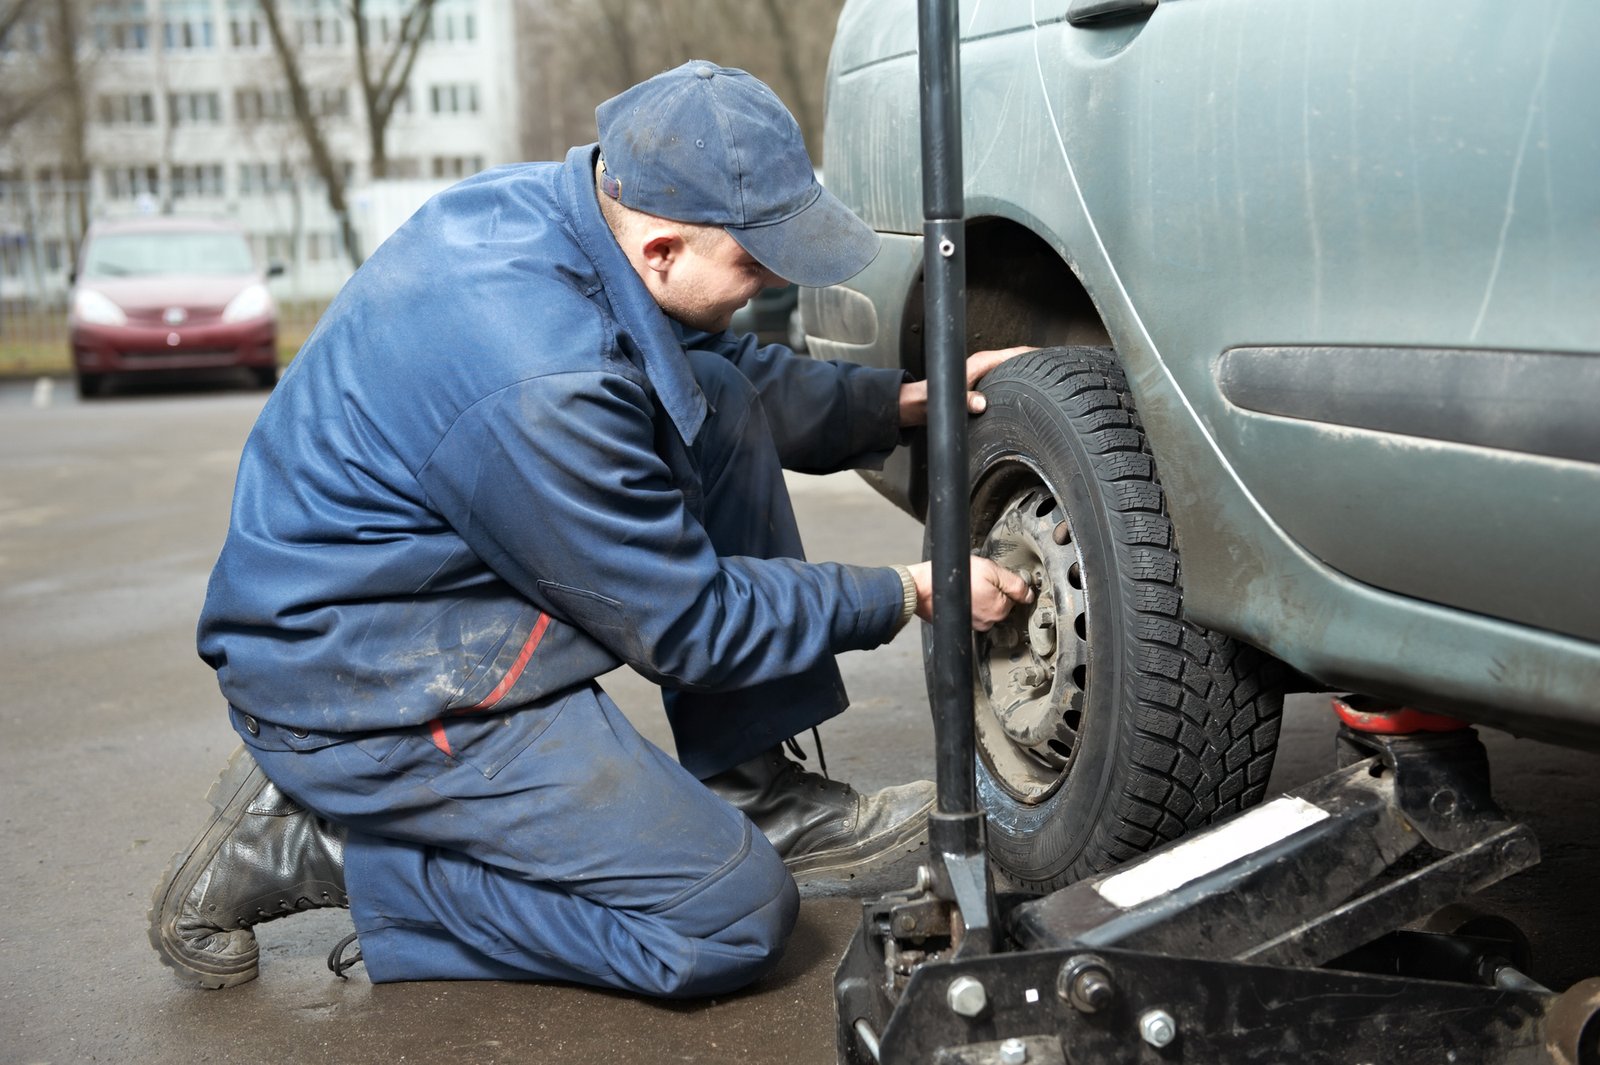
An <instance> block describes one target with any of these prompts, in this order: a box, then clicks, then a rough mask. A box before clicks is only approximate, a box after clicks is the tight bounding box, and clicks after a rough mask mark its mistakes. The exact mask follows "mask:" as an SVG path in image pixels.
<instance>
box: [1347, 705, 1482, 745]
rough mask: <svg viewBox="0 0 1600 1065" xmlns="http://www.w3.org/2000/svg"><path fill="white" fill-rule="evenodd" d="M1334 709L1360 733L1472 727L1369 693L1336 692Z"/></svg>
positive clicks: (1442, 730) (1400, 732) (1397, 733)
mask: <svg viewBox="0 0 1600 1065" xmlns="http://www.w3.org/2000/svg"><path fill="white" fill-rule="evenodd" d="M1333 712H1334V713H1336V714H1338V715H1339V720H1340V721H1342V722H1344V723H1345V724H1346V725H1348V726H1349V727H1350V728H1352V729H1355V730H1356V731H1357V732H1371V733H1376V734H1377V735H1380V736H1401V735H1405V734H1406V733H1408V732H1455V731H1456V730H1457V729H1464V728H1470V727H1471V726H1470V725H1469V724H1468V723H1467V722H1465V721H1462V720H1461V719H1460V718H1455V717H1446V716H1445V715H1444V714H1430V713H1427V712H1426V711H1423V710H1414V709H1412V708H1411V707H1409V706H1391V705H1388V704H1386V703H1381V702H1379V701H1378V700H1376V699H1374V698H1372V697H1371V696H1369V695H1335V696H1334V697H1333Z"/></svg>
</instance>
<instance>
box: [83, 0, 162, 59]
mask: <svg viewBox="0 0 1600 1065" xmlns="http://www.w3.org/2000/svg"><path fill="white" fill-rule="evenodd" d="M89 22H90V25H91V27H92V33H93V36H94V43H95V45H96V46H97V47H99V48H100V50H101V51H105V52H143V51H145V50H147V49H148V48H149V47H150V12H149V9H148V7H147V5H146V3H145V0H96V2H95V4H94V7H93V9H92V10H91V11H90V14H89Z"/></svg>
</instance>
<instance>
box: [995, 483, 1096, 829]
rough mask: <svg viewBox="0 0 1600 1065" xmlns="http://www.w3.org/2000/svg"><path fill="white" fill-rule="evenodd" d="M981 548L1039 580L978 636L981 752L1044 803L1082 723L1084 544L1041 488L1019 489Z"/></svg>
mask: <svg viewBox="0 0 1600 1065" xmlns="http://www.w3.org/2000/svg"><path fill="white" fill-rule="evenodd" d="M980 551H981V553H982V554H983V555H985V556H986V557H988V558H990V559H992V560H993V561H995V562H996V563H998V564H999V565H1001V566H1004V567H1006V568H1007V569H1010V570H1013V571H1015V572H1017V573H1020V574H1022V575H1023V576H1024V577H1025V578H1026V579H1028V580H1030V581H1031V582H1032V583H1033V587H1034V591H1035V599H1034V601H1033V603H1032V604H1030V605H1028V606H1026V607H1023V606H1018V607H1017V608H1016V609H1014V610H1012V612H1011V614H1010V616H1009V617H1007V618H1006V620H1005V621H1003V622H1001V623H1000V624H999V625H996V626H995V627H994V628H993V629H991V630H990V631H989V632H987V633H979V634H978V636H977V645H976V652H977V654H976V664H977V669H976V670H975V671H974V681H975V686H976V689H977V690H976V691H975V692H974V696H975V698H974V711H975V714H976V720H975V724H976V732H977V739H978V746H979V750H980V752H981V753H982V755H983V757H984V758H985V760H986V761H987V762H988V763H989V766H990V768H991V769H992V770H993V771H994V775H995V778H996V779H997V780H998V781H999V783H1000V784H1001V786H1002V787H1004V788H1005V789H1006V790H1007V791H1008V792H1010V793H1011V794H1012V795H1013V796H1014V797H1015V798H1017V799H1019V800H1020V801H1022V802H1025V803H1037V802H1040V801H1042V800H1043V799H1045V798H1046V797H1048V796H1049V795H1050V794H1051V793H1052V792H1053V791H1054V790H1055V789H1056V788H1057V787H1058V786H1059V785H1060V783H1061V781H1062V779H1064V778H1065V776H1066V774H1067V770H1068V768H1069V766H1070V764H1071V761H1072V755H1073V751H1074V750H1075V749H1076V747H1077V741H1078V729H1079V727H1080V723H1081V720H1082V713H1083V699H1084V684H1085V681H1086V676H1087V671H1086V664H1087V661H1088V645H1087V643H1086V642H1085V641H1084V634H1085V631H1086V630H1085V599H1084V595H1083V591H1082V585H1083V580H1082V569H1081V560H1080V559H1079V555H1078V550H1077V547H1076V545H1075V544H1074V543H1073V539H1072V534H1071V529H1070V528H1069V526H1068V524H1067V521H1066V515H1065V513H1064V512H1063V511H1062V510H1061V508H1060V506H1059V505H1058V504H1057V503H1056V500H1055V499H1054V498H1053V497H1052V496H1051V494H1050V493H1049V491H1048V490H1047V489H1046V488H1045V487H1044V486H1042V485H1039V484H1037V483H1035V484H1032V485H1030V486H1028V487H1026V488H1024V489H1023V490H1021V491H1018V492H1016V493H1015V494H1014V495H1013V496H1011V498H1010V499H1009V501H1007V502H1006V504H1005V506H1004V507H1003V508H1002V509H1001V511H1000V513H999V515H998V516H997V518H996V519H995V521H994V523H993V524H992V525H990V527H989V530H988V532H987V534H986V535H985V537H984V540H983V544H982V546H981V548H980Z"/></svg>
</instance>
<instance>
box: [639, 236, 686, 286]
mask: <svg viewBox="0 0 1600 1065" xmlns="http://www.w3.org/2000/svg"><path fill="white" fill-rule="evenodd" d="M640 251H641V252H642V253H643V254H644V264H645V266H647V267H649V268H650V269H652V270H654V271H655V272H656V273H658V274H662V275H665V274H666V272H667V271H668V270H670V269H671V268H672V264H673V263H675V262H677V261H678V259H679V258H680V257H681V256H682V255H683V237H682V236H680V235H679V234H677V233H675V232H673V231H672V230H670V229H652V230H650V231H649V232H647V233H646V234H645V241H644V246H643V247H642V248H640Z"/></svg>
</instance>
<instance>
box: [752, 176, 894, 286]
mask: <svg viewBox="0 0 1600 1065" xmlns="http://www.w3.org/2000/svg"><path fill="white" fill-rule="evenodd" d="M818 192H819V193H820V195H819V196H818V197H817V198H816V199H815V200H812V201H811V203H810V205H809V206H807V207H805V208H804V209H803V210H801V211H799V212H798V213H796V214H793V215H790V216H789V217H788V218H785V219H784V220H783V221H781V222H770V223H768V224H766V225H761V226H742V227H736V226H726V227H724V228H726V229H727V231H728V235H729V236H731V237H733V239H734V240H736V241H738V242H739V246H740V247H742V248H743V249H744V250H745V251H747V252H749V253H750V254H751V256H753V257H754V258H755V260H756V262H758V263H760V264H761V265H762V266H765V267H766V268H767V269H768V270H771V271H772V272H773V273H775V274H777V275H778V276H779V277H781V278H783V279H784V280H785V281H792V282H793V283H795V284H796V285H804V286H805V287H806V288H825V287H826V286H828V285H837V284H839V283H840V282H841V281H848V280H850V278H852V277H855V276H856V275H857V274H859V273H860V272H861V271H862V270H865V269H866V268H867V264H868V263H870V262H872V260H873V259H875V258H876V257H877V255H878V234H876V233H874V232H873V231H872V227H871V226H869V225H867V224H866V223H865V222H863V221H862V220H861V219H859V218H857V217H856V216H855V213H854V212H853V211H851V210H850V208H848V207H846V206H845V205H844V203H843V202H841V201H840V199H839V198H838V197H837V196H835V195H834V194H833V193H831V192H829V191H828V190H827V189H825V188H822V187H821V186H818Z"/></svg>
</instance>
